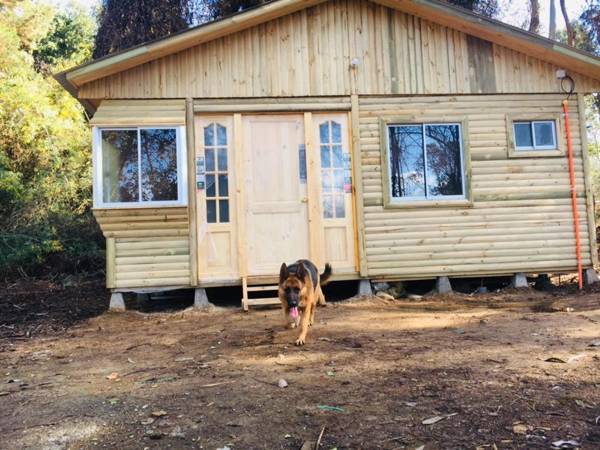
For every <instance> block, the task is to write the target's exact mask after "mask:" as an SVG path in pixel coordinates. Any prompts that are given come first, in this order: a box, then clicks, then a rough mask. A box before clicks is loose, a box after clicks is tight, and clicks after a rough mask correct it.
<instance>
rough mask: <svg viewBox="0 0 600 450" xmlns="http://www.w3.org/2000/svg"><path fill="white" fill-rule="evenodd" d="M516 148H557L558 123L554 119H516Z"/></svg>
mask: <svg viewBox="0 0 600 450" xmlns="http://www.w3.org/2000/svg"><path fill="white" fill-rule="evenodd" d="M513 132H514V136H515V149H516V150H517V151H523V150H556V148H557V147H556V123H555V122H554V120H534V121H515V122H514V123H513Z"/></svg>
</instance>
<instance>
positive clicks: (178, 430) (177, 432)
mask: <svg viewBox="0 0 600 450" xmlns="http://www.w3.org/2000/svg"><path fill="white" fill-rule="evenodd" d="M169 436H171V437H175V438H179V439H185V433H184V432H183V431H182V430H181V427H179V426H177V427H175V428H173V430H171V432H170V433H169Z"/></svg>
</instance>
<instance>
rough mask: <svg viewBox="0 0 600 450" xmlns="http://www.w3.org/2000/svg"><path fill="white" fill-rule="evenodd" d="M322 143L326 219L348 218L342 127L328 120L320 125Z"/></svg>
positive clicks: (322, 179) (323, 192) (322, 189)
mask: <svg viewBox="0 0 600 450" xmlns="http://www.w3.org/2000/svg"><path fill="white" fill-rule="evenodd" d="M319 141H320V143H321V191H322V198H323V217H324V218H325V219H334V218H343V217H345V216H346V204H345V200H346V196H345V192H344V152H343V149H342V126H341V124H339V123H337V122H335V121H333V120H328V121H326V122H323V123H322V124H321V125H319Z"/></svg>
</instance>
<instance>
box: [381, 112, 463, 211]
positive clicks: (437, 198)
mask: <svg viewBox="0 0 600 450" xmlns="http://www.w3.org/2000/svg"><path fill="white" fill-rule="evenodd" d="M447 119H448V118H444V119H443V120H436V119H435V118H434V119H432V118H430V117H422V118H420V117H415V116H395V117H389V118H380V138H381V153H382V158H383V168H382V177H381V178H382V183H383V184H382V189H383V207H384V208H386V209H387V208H390V209H391V208H423V207H437V206H457V207H461V206H463V207H471V206H473V202H472V195H471V155H470V151H469V141H468V136H469V130H468V123H467V119H466V117H451V118H450V119H452V120H447ZM419 125H420V126H421V127H422V131H423V145H424V146H425V126H426V125H458V127H459V144H460V155H461V169H462V188H463V194H462V195H431V196H422V197H406V198H397V197H393V196H392V185H391V179H392V177H391V166H390V142H389V134H388V133H389V127H391V126H419ZM425 171H426V172H427V156H426V155H425Z"/></svg>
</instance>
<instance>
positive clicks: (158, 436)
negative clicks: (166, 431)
mask: <svg viewBox="0 0 600 450" xmlns="http://www.w3.org/2000/svg"><path fill="white" fill-rule="evenodd" d="M146 436H148V437H149V438H150V439H154V440H158V439H162V436H163V435H162V433H161V432H160V431H157V430H153V429H149V430H146Z"/></svg>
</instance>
